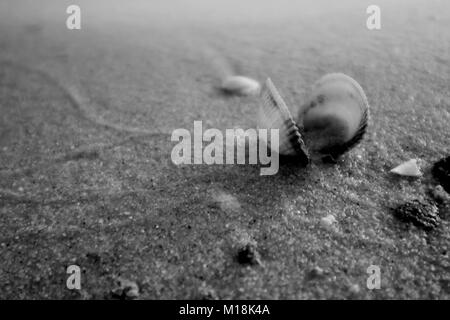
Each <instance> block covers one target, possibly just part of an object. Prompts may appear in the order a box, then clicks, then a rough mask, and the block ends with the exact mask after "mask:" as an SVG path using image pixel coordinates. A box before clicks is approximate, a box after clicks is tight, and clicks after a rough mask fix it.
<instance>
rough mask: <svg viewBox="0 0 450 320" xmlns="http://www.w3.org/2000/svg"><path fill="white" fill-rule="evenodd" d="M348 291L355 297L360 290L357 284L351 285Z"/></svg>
mask: <svg viewBox="0 0 450 320" xmlns="http://www.w3.org/2000/svg"><path fill="white" fill-rule="evenodd" d="M349 291H350V293H351V294H353V295H356V294H358V293H359V292H360V291H361V288H360V286H359V285H358V284H353V285H351V286H350V288H349Z"/></svg>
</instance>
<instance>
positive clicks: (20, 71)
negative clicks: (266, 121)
mask: <svg viewBox="0 0 450 320" xmlns="http://www.w3.org/2000/svg"><path fill="white" fill-rule="evenodd" d="M93 2H94V3H93ZM239 2H240V1H224V2H223V3H221V4H219V3H214V4H212V3H211V4H210V3H209V2H207V1H198V2H195V3H194V2H191V3H190V4H189V5H187V4H186V2H185V1H179V2H171V4H170V5H169V4H164V2H162V1H161V2H157V1H154V2H152V1H150V2H149V1H136V2H133V4H130V3H127V4H126V5H124V3H125V1H119V0H115V1H78V4H79V5H80V7H81V10H82V29H81V30H79V31H70V30H67V29H66V27H65V20H66V17H67V14H66V13H65V10H66V8H67V6H68V5H69V4H72V3H70V2H68V1H39V4H38V3H36V2H34V1H3V2H1V3H0V111H1V117H0V230H1V231H2V232H1V236H0V256H1V257H2V262H1V263H0V297H1V298H15V299H17V298H64V299H66V298H83V299H90V298H110V297H111V294H110V291H111V290H112V289H113V288H114V287H115V284H114V282H115V280H116V279H117V278H118V277H123V278H126V279H129V280H131V281H135V282H136V283H137V284H138V286H139V288H140V298H143V299H191V298H211V297H212V298H224V299H227V298H233V299H244V298H253V299H259V298H270V299H316V298H321V299H328V298H335V299H341V298H356V299H382V298H387V299H391V298H400V299H416V298H424V299H436V298H441V299H449V298H450V257H449V255H450V253H449V252H448V247H449V243H450V242H449V239H450V233H449V230H450V229H449V227H450V222H449V220H448V219H449V216H448V215H445V214H443V219H442V222H441V225H440V227H439V228H438V229H437V230H435V231H432V232H426V231H424V230H421V229H418V228H416V227H413V226H409V225H406V224H404V223H402V222H400V221H398V220H396V219H395V218H394V216H393V215H392V210H391V208H393V207H395V206H397V205H398V204H401V203H403V202H405V201H407V200H410V199H416V198H418V199H425V198H427V197H428V195H427V194H428V190H429V189H430V188H432V187H433V186H434V185H436V182H434V181H433V179H432V177H431V174H430V167H431V165H432V164H433V163H434V162H435V161H437V160H438V159H440V158H442V157H443V156H446V155H448V154H449V153H450V150H449V141H450V130H449V123H450V88H449V85H450V83H449V82H450V81H449V80H450V78H449V77H450V76H449V75H450V5H449V3H447V2H445V1H396V2H395V3H391V2H390V1H379V2H378V4H379V6H380V7H381V14H382V18H381V19H382V28H381V30H379V31H369V30H367V28H366V27H365V23H366V17H367V14H366V13H365V11H366V8H367V6H368V5H370V4H372V3H369V2H365V1H347V2H345V5H343V4H340V5H337V4H333V2H332V1H319V2H314V3H313V2H309V1H304V2H300V3H298V4H295V5H294V4H293V3H291V2H290V1H285V2H279V1H277V2H276V4H275V2H274V3H270V2H266V3H261V2H260V1H251V2H250V1H249V2H246V3H245V4H240V3H239ZM329 72H344V73H346V74H348V75H350V76H352V77H353V78H355V79H356V80H357V81H358V82H359V83H360V84H361V85H362V87H363V88H364V89H365V91H366V94H367V96H368V99H369V102H370V105H371V120H370V127H369V131H368V134H367V136H366V139H365V141H364V142H363V143H362V144H361V145H359V146H358V147H357V148H356V149H354V150H352V151H351V152H350V153H349V154H348V155H346V156H345V157H344V158H343V159H342V160H341V161H340V162H339V163H338V164H337V165H326V164H320V163H314V164H312V165H311V166H310V167H309V168H308V169H302V168H298V167H295V166H283V167H281V168H280V172H279V173H278V174H277V175H275V176H265V177H261V176H260V175H259V168H258V167H257V166H246V165H213V166H208V165H195V166H194V165H192V166H189V165H185V166H175V165H174V164H173V163H172V162H171V159H170V153H171V150H172V147H173V146H174V145H175V143H173V142H171V141H170V134H171V133H172V131H173V130H174V129H176V128H186V129H188V130H192V129H193V122H194V120H202V121H203V124H204V126H205V127H213V128H218V129H226V128H234V127H242V128H251V127H255V120H256V110H257V108H258V100H257V99H255V98H252V97H246V98H245V97H234V96H229V95H224V94H222V93H221V92H220V91H219V90H217V86H218V85H220V83H221V79H222V77H223V76H224V75H226V74H242V75H246V76H250V77H252V78H255V79H257V80H259V81H263V80H264V79H265V78H266V77H268V76H270V77H271V78H272V80H273V81H274V82H275V83H276V85H277V87H278V88H279V89H280V91H281V92H282V94H283V96H284V97H285V99H286V102H287V103H288V105H289V107H290V108H291V111H292V112H295V108H296V107H298V106H300V105H301V104H302V103H303V102H304V99H305V97H306V95H307V92H308V90H309V89H310V88H311V85H312V84H313V82H314V81H316V80H317V79H319V78H320V77H321V76H323V75H324V74H326V73H329ZM411 158H420V159H422V166H423V170H424V176H423V177H422V178H419V179H405V178H399V177H394V176H393V175H392V174H390V173H389V170H390V169H391V168H393V167H394V166H396V165H398V164H399V163H401V162H403V161H406V160H408V159H411ZM328 214H332V215H334V216H335V217H336V220H337V223H336V225H335V226H336V227H335V228H334V229H331V230H329V229H327V228H324V227H323V226H322V225H321V223H320V220H321V218H322V217H325V216H326V215H328ZM246 244H251V245H252V247H254V248H256V250H257V252H258V255H259V260H260V264H257V265H243V264H242V263H239V261H238V260H237V259H236V255H237V252H238V250H239V248H241V247H242V246H244V245H246ZM72 264H77V265H79V266H80V267H81V268H82V270H83V275H82V290H80V291H70V290H68V289H66V287H65V282H66V278H67V274H66V268H67V266H69V265H72ZM370 265H378V266H380V268H381V279H382V280H381V281H382V282H381V289H379V290H368V289H367V288H366V280H367V277H368V274H367V273H366V270H367V268H368V267H369V266H370ZM315 267H320V268H321V269H322V270H323V275H322V276H320V277H312V276H311V270H313V269H314V268H315ZM358 288H359V289H358Z"/></svg>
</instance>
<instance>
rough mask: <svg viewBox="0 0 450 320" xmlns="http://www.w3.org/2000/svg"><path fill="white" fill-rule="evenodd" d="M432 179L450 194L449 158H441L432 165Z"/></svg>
mask: <svg viewBox="0 0 450 320" xmlns="http://www.w3.org/2000/svg"><path fill="white" fill-rule="evenodd" d="M431 172H432V174H433V177H434V178H435V179H436V180H437V181H438V182H439V184H440V185H441V186H442V187H444V189H445V191H447V192H448V193H450V156H447V157H446V158H442V159H440V160H439V161H437V162H436V163H435V164H434V165H433V169H432V170H431Z"/></svg>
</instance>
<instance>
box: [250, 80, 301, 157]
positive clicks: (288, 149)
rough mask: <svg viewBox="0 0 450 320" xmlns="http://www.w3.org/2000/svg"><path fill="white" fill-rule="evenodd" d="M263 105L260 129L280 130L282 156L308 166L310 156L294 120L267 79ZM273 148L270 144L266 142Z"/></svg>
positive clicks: (262, 92)
mask: <svg viewBox="0 0 450 320" xmlns="http://www.w3.org/2000/svg"><path fill="white" fill-rule="evenodd" d="M261 99H262V104H261V107H260V109H259V114H258V127H259V128H260V129H278V130H279V147H278V150H273V148H272V151H275V152H278V153H279V154H280V155H284V156H292V157H295V158H298V160H299V162H300V163H301V164H303V165H306V164H308V162H309V155H308V152H307V150H306V147H305V144H304V142H303V139H302V135H301V134H300V129H299V128H298V127H297V125H296V123H295V122H294V119H293V118H292V116H291V113H290V112H289V109H288V108H287V106H286V103H285V102H284V101H283V98H281V95H280V94H279V92H278V90H277V89H276V88H275V85H274V84H273V82H272V80H270V78H269V79H267V80H266V82H265V84H264V86H263V88H262V90H261ZM266 144H267V145H268V147H270V148H271V146H270V142H269V141H266Z"/></svg>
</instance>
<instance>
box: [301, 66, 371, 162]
mask: <svg viewBox="0 0 450 320" xmlns="http://www.w3.org/2000/svg"><path fill="white" fill-rule="evenodd" d="M368 119H369V103H368V101H367V97H366V95H365V93H364V90H363V89H362V88H361V86H360V85H359V84H358V82H356V80H354V79H353V78H351V77H349V76H347V75H345V74H342V73H331V74H327V75H325V76H323V77H322V78H321V79H319V80H318V81H317V82H316V83H315V84H314V86H313V89H312V92H311V95H310V98H309V100H308V102H307V103H306V104H304V105H303V106H302V107H301V108H300V110H299V113H298V119H297V122H298V123H300V124H301V125H302V127H303V131H302V134H303V137H304V141H305V144H306V146H307V147H308V150H309V151H310V152H311V154H312V155H313V157H314V156H318V157H320V158H322V159H323V158H324V157H331V159H333V160H336V159H337V158H339V156H341V155H342V154H344V153H345V152H347V151H349V150H350V149H351V148H353V147H355V146H356V145H357V144H358V143H359V142H360V141H361V140H362V138H363V136H364V134H365V132H366V129H367V125H368Z"/></svg>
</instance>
